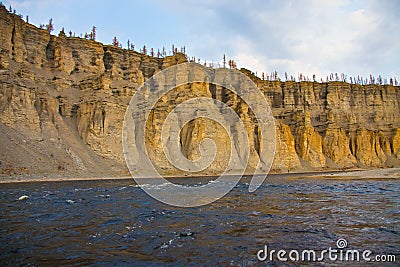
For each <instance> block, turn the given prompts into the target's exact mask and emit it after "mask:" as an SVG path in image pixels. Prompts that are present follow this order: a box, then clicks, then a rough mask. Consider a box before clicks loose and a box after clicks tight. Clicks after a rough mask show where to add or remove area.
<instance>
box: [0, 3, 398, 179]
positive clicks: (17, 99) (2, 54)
mask: <svg viewBox="0 0 400 267" xmlns="http://www.w3.org/2000/svg"><path fill="white" fill-rule="evenodd" d="M185 61H186V58H185V56H184V55H182V54H176V55H175V56H170V57H166V58H154V57H151V56H148V55H143V54H140V53H138V52H135V51H131V50H123V49H120V48H117V47H113V46H109V45H103V44H101V43H98V42H95V41H90V40H85V39H81V38H71V37H66V36H65V35H64V34H62V33H60V34H59V36H53V35H50V34H49V33H48V32H47V31H45V30H41V29H38V28H37V27H35V26H33V25H31V24H28V23H25V22H24V21H23V20H22V19H21V18H20V17H18V16H17V15H13V14H9V13H8V12H7V11H6V10H5V9H4V8H0V80H1V88H0V131H1V138H0V142H1V147H2V149H1V152H0V168H1V170H0V173H1V174H2V175H3V176H4V175H16V174H22V175H24V174H37V175H54V174H58V175H62V176H99V175H101V176H105V175H113V176H118V175H125V174H127V169H126V167H125V162H124V156H123V152H122V145H121V133H122V124H123V119H124V113H125V110H126V107H127V105H128V103H129V100H130V99H131V97H132V96H133V95H134V93H135V91H136V90H137V89H138V88H139V87H140V85H141V84H143V83H144V81H145V80H146V79H148V78H149V77H151V76H152V75H154V74H155V73H157V72H159V71H161V70H163V69H165V68H167V67H169V66H171V65H174V64H178V63H181V62H185ZM243 71H244V72H245V73H246V74H248V75H249V76H251V74H250V73H249V72H247V71H246V70H243ZM251 78H252V79H253V81H254V82H255V83H256V84H257V86H258V87H259V89H260V90H261V91H262V92H263V93H264V95H265V97H266V98H267V100H268V102H269V103H270V106H271V108H272V112H273V114H274V117H275V119H276V123H275V124H276V136H277V143H276V147H277V152H276V156H275V160H274V164H273V167H272V169H273V170H274V171H275V172H282V171H284V172H286V171H288V170H294V171H301V170H310V169H313V170H320V169H339V168H351V167H391V166H398V165H399V163H400V130H399V127H400V116H399V114H400V94H399V90H400V89H399V87H394V86H390V85H383V86H382V85H365V86H361V85H355V84H348V83H344V82H329V83H315V82H281V81H263V80H260V79H258V78H256V77H254V76H251ZM196 96H204V97H212V98H214V99H218V100H220V101H222V102H224V103H227V104H228V105H229V106H230V107H232V108H233V109H234V110H235V111H236V112H237V113H238V114H239V116H240V118H241V119H242V121H243V122H244V125H245V127H246V130H247V134H248V136H249V143H250V155H249V158H250V161H249V166H248V167H250V168H251V167H254V166H255V164H256V162H257V161H258V159H259V158H260V156H262V155H259V151H260V149H259V146H260V145H261V144H260V141H259V136H258V133H257V125H256V123H255V119H254V115H253V114H252V112H251V110H249V109H248V107H246V105H245V104H244V103H242V102H241V100H240V99H239V98H237V97H235V96H234V95H232V94H231V93H230V92H228V90H225V89H224V88H217V87H215V86H209V85H207V84H190V85H187V86H183V87H182V88H179V90H176V91H174V92H173V93H171V94H167V95H166V96H165V97H164V98H163V100H162V101H160V102H159V103H157V106H156V109H155V110H154V112H153V113H152V114H151V117H150V119H149V120H148V121H147V124H146V125H147V130H148V131H147V135H146V140H147V146H148V149H149V155H150V156H151V159H152V160H153V162H155V163H156V165H157V166H158V167H159V169H160V170H161V171H163V172H164V173H166V174H176V175H180V174H183V173H182V172H179V171H177V170H176V169H174V168H172V167H171V166H170V164H169V163H168V161H167V159H166V157H165V155H163V150H162V146H161V140H160V132H161V126H162V123H163V121H164V120H165V118H166V116H167V114H168V111H170V110H171V109H172V108H173V107H174V106H176V105H177V104H179V103H181V102H182V101H184V100H188V99H190V98H191V97H196ZM232 134H233V135H234V136H236V137H237V138H236V140H238V141H237V146H236V147H237V150H238V151H236V152H237V153H238V154H240V151H239V150H240V146H241V144H242V143H241V142H242V141H241V140H242V139H241V138H240V134H243V133H237V132H236V133H235V132H232ZM205 137H209V138H212V139H213V140H214V141H215V144H216V147H217V149H218V151H220V154H218V156H217V158H216V161H215V162H214V163H213V164H212V165H211V166H210V167H209V168H208V169H207V170H206V171H204V172H203V173H204V174H213V173H218V172H219V171H220V170H222V169H223V168H224V167H225V166H226V164H227V160H228V159H227V156H226V154H224V151H227V141H228V139H229V137H228V135H227V134H226V133H224V132H223V130H222V129H220V128H218V125H217V124H215V122H212V121H209V120H205V119H196V120H195V121H192V122H190V123H188V124H187V125H186V126H185V127H184V128H183V130H182V131H181V133H180V138H181V150H182V152H183V153H184V155H185V156H186V157H187V158H188V159H191V160H194V159H196V158H197V157H198V156H199V151H198V144H199V143H200V141H201V140H202V139H203V138H205ZM228 142H229V141H228ZM221 151H222V152H221Z"/></svg>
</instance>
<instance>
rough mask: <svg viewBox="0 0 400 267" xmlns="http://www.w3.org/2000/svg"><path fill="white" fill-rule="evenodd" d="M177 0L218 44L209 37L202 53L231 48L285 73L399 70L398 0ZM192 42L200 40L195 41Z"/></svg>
mask: <svg viewBox="0 0 400 267" xmlns="http://www.w3.org/2000/svg"><path fill="white" fill-rule="evenodd" d="M392 2H395V1H392ZM169 3H170V2H169ZM173 3H175V4H174V5H172V6H173V8H178V9H179V11H180V12H183V13H188V14H190V16H188V17H187V20H188V23H187V24H186V25H184V27H186V28H187V29H188V30H187V32H196V35H197V36H206V39H207V40H208V41H207V44H210V45H212V46H208V47H207V44H204V43H203V44H200V46H201V47H202V49H201V50H199V49H196V52H197V53H200V54H201V55H202V56H203V57H211V58H212V59H214V60H219V59H220V57H221V56H220V55H222V54H223V53H227V51H229V53H227V54H228V55H229V56H230V57H232V58H234V59H236V61H237V62H238V63H239V65H240V66H243V67H247V68H250V69H252V70H254V71H258V73H261V72H262V71H265V72H271V71H273V70H275V69H276V70H278V72H279V73H284V72H285V71H287V72H290V73H292V74H294V75H297V73H299V72H302V73H305V74H306V75H309V76H312V74H314V73H315V74H317V75H319V76H320V77H325V75H327V74H328V73H330V72H339V73H340V72H345V73H348V74H349V75H357V74H360V75H363V76H367V75H369V74H370V73H372V74H374V75H378V74H379V73H382V74H384V75H387V76H389V75H397V76H398V75H399V72H400V69H399V64H397V63H396V62H398V61H399V59H400V49H399V44H400V37H399V35H396V34H395V33H394V28H396V27H393V26H394V25H395V26H397V28H398V26H400V25H399V19H398V18H397V17H396V16H395V15H394V14H395V10H396V9H395V8H393V5H395V4H393V3H392V4H390V3H389V2H385V1H350V0H341V1H337V0H335V1H317V0H303V1H290V0H288V1H240V2H239V1H234V2H232V1H217V2H215V1H188V2H185V3H182V2H179V3H178V2H176V1H173ZM215 3H218V4H215ZM385 5H387V6H385ZM388 5H391V6H388ZM395 6H396V5H395ZM396 7H397V6H396ZM387 8H391V10H387ZM397 10H399V9H397ZM388 13H392V14H388ZM199 21H201V23H200V24H199ZM192 22H194V23H192ZM396 24H397V25H396ZM188 39H190V37H188ZM190 46H198V44H196V42H193V43H191V44H190Z"/></svg>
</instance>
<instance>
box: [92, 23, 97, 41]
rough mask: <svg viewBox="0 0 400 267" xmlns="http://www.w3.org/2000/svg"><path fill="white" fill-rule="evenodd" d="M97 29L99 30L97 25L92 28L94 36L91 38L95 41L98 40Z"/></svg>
mask: <svg viewBox="0 0 400 267" xmlns="http://www.w3.org/2000/svg"><path fill="white" fill-rule="evenodd" d="M96 31H97V27H96V26H93V28H92V38H91V39H92V40H93V41H96Z"/></svg>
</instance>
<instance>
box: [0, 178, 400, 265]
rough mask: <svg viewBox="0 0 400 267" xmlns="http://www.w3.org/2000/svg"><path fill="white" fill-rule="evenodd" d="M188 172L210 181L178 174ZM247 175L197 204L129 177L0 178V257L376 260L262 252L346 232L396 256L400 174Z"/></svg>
mask: <svg viewBox="0 0 400 267" xmlns="http://www.w3.org/2000/svg"><path fill="white" fill-rule="evenodd" d="M182 181H184V183H189V184H190V183H191V184H196V183H205V182H207V181H206V180H205V179H204V178H187V179H185V180H179V181H178V180H176V181H175V182H182ZM248 182H249V179H248V178H243V179H242V180H241V181H240V182H239V183H238V184H237V186H236V187H235V188H234V189H233V190H232V191H231V192H230V193H229V194H228V195H226V196H225V197H223V198H221V199H220V200H218V201H216V202H214V203H212V204H209V205H206V206H202V207H196V208H177V207H172V206H168V205H166V204H163V203H160V202H158V201H156V200H154V199H152V198H151V197H149V196H148V195H147V194H146V193H145V192H144V191H143V190H142V189H141V188H139V187H137V185H135V183H134V181H133V180H132V179H128V180H94V181H68V182H31V183H14V184H1V185H0V188H1V190H0V225H1V227H0V251H1V252H0V253H1V255H0V265H1V266H21V265H23V266H55V265H56V266H59V265H69V266H83V265H85V266H87V265H89V266H90V265H95V266H112V265H118V266H188V265H200V266H253V265H255V266H265V265H266V266H281V265H284V266H297V265H307V264H312V265H317V266H336V265H342V264H348V265H349V266H355V265H364V264H366V266H371V263H366V262H362V261H360V262H357V264H354V262H353V263H349V262H337V261H333V260H331V259H324V260H322V261H319V262H312V263H309V262H304V261H299V262H297V261H293V260H290V259H289V260H288V261H279V260H278V259H277V258H276V255H275V256H274V257H275V258H274V259H273V260H272V261H271V260H269V259H267V260H265V261H260V260H259V259H258V257H257V252H259V251H260V250H262V249H264V248H265V246H266V245H267V246H268V249H269V250H272V249H274V250H276V251H278V250H286V251H288V252H289V251H290V250H298V251H301V250H315V251H321V250H324V249H328V248H330V247H332V248H337V245H338V244H337V240H339V239H343V240H345V241H346V242H347V244H346V248H348V249H350V248H351V249H358V250H360V251H363V250H366V249H368V250H371V251H372V255H378V254H380V255H387V254H390V255H395V257H396V260H397V262H396V263H393V262H392V263H386V264H387V265H388V266H396V264H399V262H400V256H399V255H400V211H399V207H400V180H399V179H381V180H371V179H366V180H362V179H358V180H357V179H355V180H354V179H334V180H331V179H321V178H302V177H297V178H294V177H292V176H290V175H270V176H268V178H267V179H266V181H265V182H264V183H263V185H262V186H261V187H260V188H259V189H258V190H257V191H255V192H254V193H249V192H248ZM22 195H26V196H28V197H29V198H27V199H25V200H18V198H19V197H20V196H22ZM286 257H287V255H286ZM381 264H382V263H380V264H379V265H381Z"/></svg>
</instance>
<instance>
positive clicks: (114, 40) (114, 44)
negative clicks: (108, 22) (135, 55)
mask: <svg viewBox="0 0 400 267" xmlns="http://www.w3.org/2000/svg"><path fill="white" fill-rule="evenodd" d="M112 45H113V46H119V41H118V39H117V36H114V38H113V41H112Z"/></svg>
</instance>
